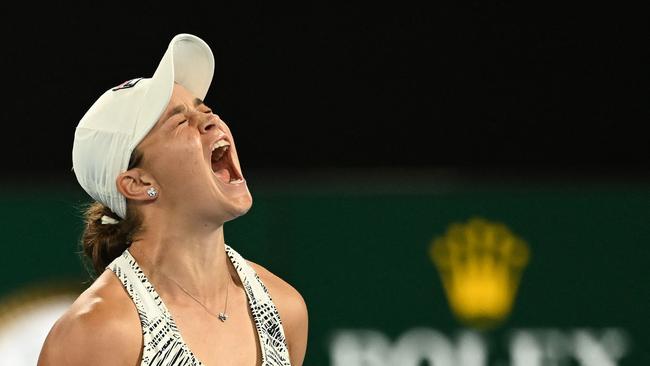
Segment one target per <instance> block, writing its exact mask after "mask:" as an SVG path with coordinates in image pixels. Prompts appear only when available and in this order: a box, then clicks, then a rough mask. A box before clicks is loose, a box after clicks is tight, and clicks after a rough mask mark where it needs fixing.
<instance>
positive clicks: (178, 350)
mask: <svg viewBox="0 0 650 366" xmlns="http://www.w3.org/2000/svg"><path fill="white" fill-rule="evenodd" d="M225 249H226V254H227V255H228V258H230V261H231V262H232V264H233V266H234V267H235V268H236V269H237V274H238V275H239V279H240V280H241V282H242V284H243V285H244V289H245V291H246V295H247V297H248V305H249V307H250V308H251V312H252V314H253V320H254V322H255V328H256V329H257V335H258V338H259V341H260V346H261V348H262V366H291V363H290V361H289V351H288V346H287V342H286V338H285V335H284V330H283V328H282V320H281V319H280V315H279V313H278V310H277V308H276V307H275V304H273V299H272V298H271V295H270V293H269V291H268V289H267V288H266V286H265V285H264V283H263V282H262V280H261V279H260V278H259V276H258V275H257V273H256V272H255V270H254V269H253V268H252V267H251V266H250V265H249V264H248V263H247V262H246V260H245V259H244V258H243V257H242V256H241V255H240V254H239V253H238V252H237V251H235V250H234V249H232V248H231V247H230V246H228V245H227V244H226V245H225ZM106 268H108V269H110V270H111V271H113V272H114V273H115V275H116V276H117V278H119V280H120V282H122V285H123V286H124V288H125V290H126V291H127V293H128V294H129V296H130V297H131V300H133V302H134V303H135V306H136V308H137V310H138V315H139V316H140V325H141V326H142V337H143V344H144V346H143V351H142V362H141V365H143V366H178V365H184V366H185V365H187V366H202V365H203V364H202V363H201V361H200V360H199V359H198V358H197V357H196V356H195V355H194V354H193V353H192V351H191V350H190V349H189V347H188V346H187V344H186V343H185V342H184V341H183V338H182V337H181V334H180V331H179V330H178V327H177V326H176V323H175V322H174V319H173V318H172V316H171V313H170V312H169V310H168V309H167V307H166V306H165V303H164V302H163V301H162V298H161V297H160V296H159V295H158V293H157V292H156V290H155V289H154V287H153V285H152V284H151V282H149V279H148V278H147V276H146V275H145V274H144V272H143V271H142V269H141V268H140V266H139V265H138V263H137V262H136V260H135V258H133V256H131V253H130V252H129V251H128V249H126V250H124V252H123V253H122V254H121V255H120V256H119V257H117V258H115V260H113V261H112V262H111V263H110V264H109V265H108V266H106Z"/></svg>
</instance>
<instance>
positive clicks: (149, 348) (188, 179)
mask: <svg viewBox="0 0 650 366" xmlns="http://www.w3.org/2000/svg"><path fill="white" fill-rule="evenodd" d="M213 71H214V58H213V55H212V51H211V50H210V48H209V46H208V45H207V44H206V43H205V42H204V41H203V40H201V39H200V38H198V37H196V36H193V35H190V34H179V35H177V36H175V37H174V38H173V39H172V40H171V42H170V44H169V47H168V48H167V50H166V52H165V53H164V55H163V57H162V60H161V61H160V64H159V66H158V68H157V69H156V70H155V72H154V74H153V76H152V77H151V78H136V79H132V80H129V81H126V82H124V83H122V84H120V85H117V86H115V87H112V88H110V89H109V90H107V91H106V92H105V93H104V94H103V95H101V96H100V97H99V98H98V99H97V100H96V102H95V103H94V104H93V105H92V106H91V107H90V109H89V110H88V111H87V112H86V114H85V115H84V116H83V118H82V119H81V121H80V122H79V124H78V126H77V128H76V130H75V136H74V143H73V148H72V160H73V170H74V172H75V175H76V177H77V180H78V181H79V184H80V185H81V187H82V188H83V189H84V190H85V191H86V192H87V193H88V194H89V195H90V196H91V197H92V198H93V199H94V202H93V203H92V204H91V205H90V206H89V207H88V208H87V210H86V212H85V222H86V227H85V231H84V233H83V236H82V246H83V249H84V253H85V254H86V255H87V257H88V258H89V260H90V261H91V262H92V263H93V266H94V269H95V271H96V272H97V275H98V276H97V278H96V279H95V280H94V281H93V283H92V285H91V286H90V287H89V288H88V289H87V290H86V291H84V292H83V293H82V294H81V295H80V296H79V297H78V298H77V300H76V301H75V302H74V303H73V304H72V305H71V307H70V308H69V309H68V310H67V311H66V312H65V313H64V314H63V315H62V316H61V318H59V319H58V321H57V322H56V323H55V324H54V326H53V327H52V329H51V330H50V332H49V334H48V336H47V339H46V340H45V343H44V345H43V348H42V350H41V354H40V357H39V362H38V364H39V365H41V366H48V365H69V366H74V365H84V366H85V365H238V366H240V365H244V366H245V365H251V366H253V365H269V366H270V365H302V363H303V359H304V355H305V351H306V347H307V329H308V316H307V307H306V304H305V301H304V299H303V298H302V296H301V295H300V293H299V292H298V291H297V290H296V289H295V288H293V287H292V286H291V285H290V284H288V283H287V282H285V281H284V280H282V279H281V278H279V277H277V276H275V275H274V274H273V273H271V272H270V271H268V270H266V269H265V268H264V267H262V266H260V265H258V264H256V263H253V262H250V261H248V260H245V259H244V258H243V257H242V256H241V255H240V254H239V253H238V252H237V251H236V250H235V249H234V248H233V247H230V246H229V245H228V244H226V243H225V241H224V229H223V227H224V223H226V222H227V221H230V220H233V219H235V218H237V217H239V216H241V215H243V214H245V213H246V212H247V211H248V210H249V209H250V207H251V205H252V198H251V195H250V192H249V190H248V187H247V184H246V179H245V178H244V174H243V172H242V169H241V165H240V163H239V159H238V157H237V149H236V146H235V140H234V138H233V135H232V133H231V131H230V129H229V128H228V126H227V125H226V123H225V122H224V121H222V120H221V119H220V118H219V116H218V115H216V114H215V113H214V112H213V111H212V110H211V109H210V107H209V106H208V105H207V104H206V103H204V102H203V100H204V98H205V95H206V94H207V91H208V88H209V86H210V84H211V82H212V76H213Z"/></svg>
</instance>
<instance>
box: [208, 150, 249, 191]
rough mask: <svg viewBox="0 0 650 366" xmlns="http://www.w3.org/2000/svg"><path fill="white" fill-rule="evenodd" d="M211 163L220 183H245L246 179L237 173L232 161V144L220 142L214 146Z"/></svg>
mask: <svg viewBox="0 0 650 366" xmlns="http://www.w3.org/2000/svg"><path fill="white" fill-rule="evenodd" d="M210 163H211V166H212V172H213V173H214V175H216V176H217V178H218V179H219V180H220V181H222V182H224V183H228V184H238V183H241V182H243V181H244V178H243V177H242V176H241V173H239V171H237V169H236V168H235V164H234V163H233V161H232V152H231V151H230V142H228V141H227V140H225V139H223V140H219V141H217V142H216V143H215V144H214V145H212V156H211V158H210Z"/></svg>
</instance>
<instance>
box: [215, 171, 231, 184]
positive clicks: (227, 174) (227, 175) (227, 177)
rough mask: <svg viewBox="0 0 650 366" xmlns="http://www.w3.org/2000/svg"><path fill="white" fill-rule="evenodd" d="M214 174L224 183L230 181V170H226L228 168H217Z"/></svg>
mask: <svg viewBox="0 0 650 366" xmlns="http://www.w3.org/2000/svg"><path fill="white" fill-rule="evenodd" d="M214 174H216V175H217V177H219V179H221V180H222V181H224V182H226V183H229V182H230V171H229V170H228V168H220V169H217V170H216V171H215V172H214Z"/></svg>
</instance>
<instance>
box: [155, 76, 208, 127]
mask: <svg viewBox="0 0 650 366" xmlns="http://www.w3.org/2000/svg"><path fill="white" fill-rule="evenodd" d="M202 103H203V101H202V100H201V99H199V98H197V97H196V96H195V95H193V94H192V93H190V92H189V90H187V89H185V87H183V86H182V85H180V84H176V83H175V84H174V89H173V91H172V95H171V97H170V98H169V103H167V106H166V107H165V111H164V112H163V113H162V115H161V116H160V118H159V119H158V121H157V122H156V125H155V126H156V127H157V126H158V125H160V124H162V123H164V122H165V121H166V120H167V119H169V117H171V116H172V115H173V114H176V113H178V112H181V111H182V110H185V109H188V110H191V109H193V108H195V107H196V106H198V105H199V104H202Z"/></svg>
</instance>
